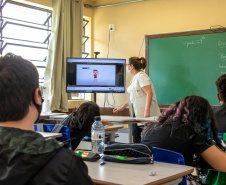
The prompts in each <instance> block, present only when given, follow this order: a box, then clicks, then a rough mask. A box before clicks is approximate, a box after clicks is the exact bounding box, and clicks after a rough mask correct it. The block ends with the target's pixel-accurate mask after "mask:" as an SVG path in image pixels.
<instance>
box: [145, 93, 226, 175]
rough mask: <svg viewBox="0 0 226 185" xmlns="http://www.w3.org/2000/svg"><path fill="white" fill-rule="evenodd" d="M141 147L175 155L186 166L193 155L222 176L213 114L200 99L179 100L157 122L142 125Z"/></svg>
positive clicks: (225, 157)
mask: <svg viewBox="0 0 226 185" xmlns="http://www.w3.org/2000/svg"><path fill="white" fill-rule="evenodd" d="M142 143H148V144H150V145H151V146H155V147H160V148H165V149H170V150H173V151H176V152H179V153H181V154H183V155H184V157H185V163H186V164H188V165H191V162H192V157H193V155H194V154H197V155H198V156H201V157H202V158H203V159H204V160H205V161H206V162H207V163H208V164H209V165H210V166H212V167H213V168H214V169H216V170H218V171H223V172H226V167H225V165H224V163H225V162H226V154H225V153H224V152H223V151H222V150H220V149H219V148H221V147H222V146H221V141H220V140H219V138H218V134H217V128H216V124H215V119H214V113H213V110H212V108H211V106H210V105H209V103H208V101H207V100H206V99H204V98H202V97H200V96H187V97H185V98H183V99H182V100H180V101H178V102H176V103H175V104H173V105H172V106H171V107H170V108H169V109H168V110H166V111H165V112H163V113H162V114H161V116H160V117H159V120H158V122H156V123H147V124H145V128H144V131H143V134H142ZM200 167H201V166H200ZM202 170H203V171H204V170H205V169H202Z"/></svg>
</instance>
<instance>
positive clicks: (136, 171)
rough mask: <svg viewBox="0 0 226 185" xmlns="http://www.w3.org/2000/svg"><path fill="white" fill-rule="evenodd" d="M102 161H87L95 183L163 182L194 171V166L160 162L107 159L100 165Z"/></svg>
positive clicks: (127, 184) (152, 183)
mask: <svg viewBox="0 0 226 185" xmlns="http://www.w3.org/2000/svg"><path fill="white" fill-rule="evenodd" d="M100 162H101V161H96V162H88V161H85V163H86V164H87V166H88V170H89V175H90V177H91V178H92V180H93V181H94V183H96V184H100V185H104V184H110V185H118V184H124V185H141V184H148V185H149V184H151V185H154V184H162V183H165V182H169V181H172V180H175V179H177V178H180V177H182V176H184V175H187V174H190V173H192V172H193V171H194V168H193V167H190V166H184V165H176V164H168V163H160V162H155V163H154V164H122V163H114V162H108V161H107V162H106V164H105V165H102V166H100ZM150 171H155V172H156V176H150V175H149V172H150Z"/></svg>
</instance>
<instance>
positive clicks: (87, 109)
mask: <svg viewBox="0 0 226 185" xmlns="http://www.w3.org/2000/svg"><path fill="white" fill-rule="evenodd" d="M95 116H100V108H99V106H98V105H97V104H96V103H94V102H91V101H89V102H85V103H83V104H81V105H80V106H79V107H78V108H75V109H74V110H73V113H72V121H71V127H72V129H79V130H80V129H89V130H90V129H91V126H92V124H93V122H94V117H95Z"/></svg>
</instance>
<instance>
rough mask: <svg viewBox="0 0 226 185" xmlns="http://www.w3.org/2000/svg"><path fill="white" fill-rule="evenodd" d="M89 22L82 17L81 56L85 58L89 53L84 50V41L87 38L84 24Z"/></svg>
mask: <svg viewBox="0 0 226 185" xmlns="http://www.w3.org/2000/svg"><path fill="white" fill-rule="evenodd" d="M88 23H89V21H88V20H86V19H85V18H83V37H82V58H86V57H87V56H88V55H89V53H87V52H86V47H85V46H86V41H87V40H88V39H89V37H88V36H86V25H87V24H88Z"/></svg>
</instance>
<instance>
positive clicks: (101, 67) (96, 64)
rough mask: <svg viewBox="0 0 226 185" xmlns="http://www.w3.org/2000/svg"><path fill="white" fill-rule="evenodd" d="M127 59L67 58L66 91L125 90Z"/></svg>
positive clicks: (118, 91) (119, 91)
mask: <svg viewBox="0 0 226 185" xmlns="http://www.w3.org/2000/svg"><path fill="white" fill-rule="evenodd" d="M125 63H126V60H125V59H96V58H95V59H91V58H90V59H87V58H67V79H66V84H67V86H66V91H67V92H68V93H70V92H117V93H121V92H125Z"/></svg>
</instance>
